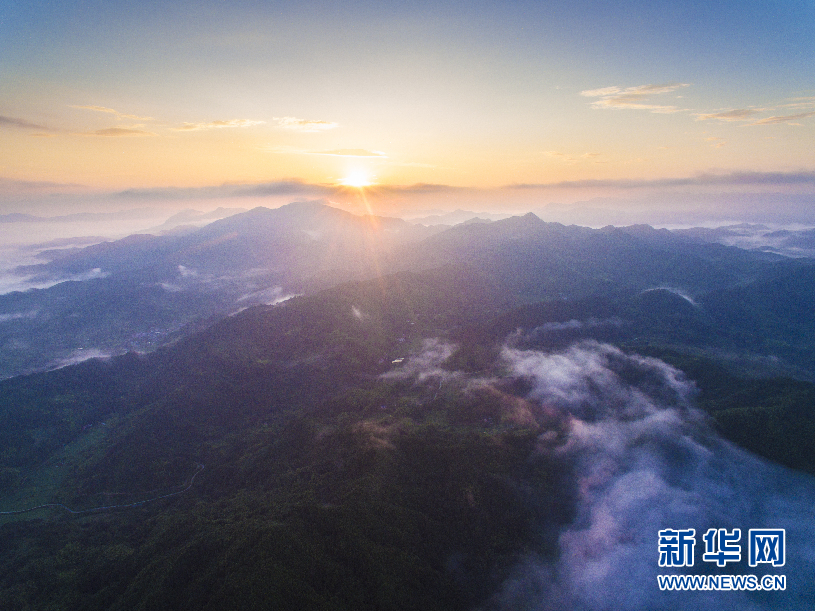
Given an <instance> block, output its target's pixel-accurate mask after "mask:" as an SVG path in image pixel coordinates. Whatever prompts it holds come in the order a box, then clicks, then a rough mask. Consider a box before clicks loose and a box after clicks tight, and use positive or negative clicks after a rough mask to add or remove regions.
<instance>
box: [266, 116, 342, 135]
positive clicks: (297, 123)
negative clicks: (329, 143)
mask: <svg viewBox="0 0 815 611" xmlns="http://www.w3.org/2000/svg"><path fill="white" fill-rule="evenodd" d="M274 120H275V121H277V126H278V127H282V128H283V129H293V130H297V131H302V132H311V133H314V132H323V131H326V130H329V129H334V128H336V127H339V124H337V123H334V122H333V121H321V120H315V119H298V118H297V117H275V118H274Z"/></svg>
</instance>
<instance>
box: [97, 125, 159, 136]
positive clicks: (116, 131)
mask: <svg viewBox="0 0 815 611" xmlns="http://www.w3.org/2000/svg"><path fill="white" fill-rule="evenodd" d="M84 135H86V136H104V137H108V138H121V137H123V136H124V137H129V136H155V135H156V134H154V133H153V132H148V131H144V130H143V129H133V128H129V127H108V128H106V129H97V130H96V131H95V132H91V133H89V134H84Z"/></svg>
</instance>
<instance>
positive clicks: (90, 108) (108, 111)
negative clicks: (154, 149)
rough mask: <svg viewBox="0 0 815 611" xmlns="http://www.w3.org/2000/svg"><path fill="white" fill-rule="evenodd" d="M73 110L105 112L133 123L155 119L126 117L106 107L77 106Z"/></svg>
mask: <svg viewBox="0 0 815 611" xmlns="http://www.w3.org/2000/svg"><path fill="white" fill-rule="evenodd" d="M71 108H77V109H79V110H91V111H93V112H103V113H106V114H110V115H114V116H115V117H116V118H117V119H130V120H131V121H153V117H139V116H137V115H126V114H123V113H121V112H119V111H118V110H114V109H113V108H106V107H104V106H76V105H71Z"/></svg>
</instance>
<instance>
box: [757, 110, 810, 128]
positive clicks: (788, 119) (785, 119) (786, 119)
mask: <svg viewBox="0 0 815 611" xmlns="http://www.w3.org/2000/svg"><path fill="white" fill-rule="evenodd" d="M812 116H815V111H810V112H802V113H799V114H797V115H782V116H773V117H767V118H765V119H759V120H758V121H754V122H753V123H750V125H772V124H774V123H790V124H794V123H795V122H796V121H800V120H801V119H806V118H807V117H812Z"/></svg>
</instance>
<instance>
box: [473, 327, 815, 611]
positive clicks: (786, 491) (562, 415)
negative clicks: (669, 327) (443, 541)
mask: <svg viewBox="0 0 815 611" xmlns="http://www.w3.org/2000/svg"><path fill="white" fill-rule="evenodd" d="M503 360H504V363H505V364H506V366H507V368H508V370H509V372H510V374H511V375H513V376H517V377H518V378H519V379H522V380H524V381H525V382H526V384H527V388H529V389H530V390H529V392H528V394H527V396H526V397H525V399H526V401H527V405H528V406H530V409H531V410H532V412H533V413H534V414H535V417H536V420H537V421H538V422H546V423H548V425H545V426H544V427H543V429H544V430H543V432H542V434H541V435H540V437H539V439H538V447H537V450H536V453H537V455H538V456H541V457H544V456H545V457H547V458H548V459H549V460H551V459H554V460H556V461H558V462H559V464H560V465H562V469H563V471H564V472H565V473H566V474H567V475H566V476H565V480H564V483H563V486H565V487H566V488H567V489H566V490H563V491H562V494H564V495H567V496H569V495H570V496H571V497H572V498H574V500H575V516H574V519H573V520H572V522H571V523H570V524H568V525H567V526H565V527H564V528H562V530H561V532H560V534H559V537H558V539H557V541H558V553H557V556H556V557H554V558H543V557H542V556H540V555H537V554H535V553H532V554H529V555H528V556H527V558H526V559H524V560H523V561H521V562H520V563H519V564H518V565H517V566H516V567H515V570H514V573H513V574H512V576H511V577H510V578H509V579H508V580H506V582H505V583H504V584H503V587H502V588H501V590H500V591H499V592H498V593H496V595H495V596H494V598H493V599H492V600H491V601H489V603H488V604H487V606H486V608H487V609H489V610H491V611H498V610H504V609H506V610H509V609H532V610H539V611H554V610H555V609H572V610H575V611H600V610H607V609H625V610H626V611H647V610H650V609H663V610H665V611H674V610H675V611H680V610H684V609H689V608H692V609H698V610H701V611H722V610H725V609H726V610H733V611H735V610H736V609H739V610H744V609H747V610H750V611H760V610H766V611H769V610H770V609H773V610H775V609H784V610H787V611H792V610H794V609H801V608H805V607H806V606H807V603H806V602H805V601H807V600H808V599H809V597H811V596H812V594H813V586H812V584H811V580H809V579H808V578H806V577H805V576H807V575H811V574H812V571H813V570H815V557H813V555H812V552H811V550H812V548H813V545H815V535H813V533H812V531H811V528H810V524H809V522H810V520H809V516H810V514H811V511H810V508H811V505H812V503H813V502H815V480H813V478H812V477H810V476H805V475H803V474H799V473H794V472H791V471H789V470H786V469H783V468H781V467H778V466H776V465H772V464H770V463H767V462H765V461H763V460H761V459H759V458H757V457H755V456H752V455H750V454H748V453H746V452H744V451H742V450H740V449H738V448H735V447H734V446H732V445H730V444H729V443H727V442H725V441H723V440H722V439H720V438H719V437H718V436H717V435H716V434H715V433H714V431H713V430H712V429H711V427H710V426H709V424H708V421H707V417H706V416H705V415H704V414H703V413H701V412H699V411H697V410H696V409H695V408H694V407H693V397H694V394H695V388H694V386H693V384H692V383H691V382H689V381H688V380H686V379H685V377H684V376H683V374H682V373H681V372H679V371H677V370H676V369H674V368H672V367H670V366H668V365H666V364H665V363H663V362H661V361H659V360H657V359H652V358H645V357H641V356H637V355H626V354H624V353H622V352H621V351H620V350H618V349H616V348H614V347H612V346H608V345H603V344H597V343H594V342H586V343H582V344H578V345H576V346H573V347H572V348H570V349H569V350H566V351H564V352H560V353H554V354H545V353H541V352H536V351H524V350H510V349H506V350H504V352H503ZM556 420H559V422H558V423H557V424H556V425H553V421H556ZM556 431H557V433H556ZM533 460H534V458H533ZM542 527H543V526H542ZM761 527H763V528H785V529H786V532H787V541H788V542H792V541H794V542H795V544H794V545H791V544H788V546H787V564H786V566H785V567H784V568H782V569H780V570H779V569H773V568H772V567H770V566H769V565H767V566H761V567H759V568H758V569H750V568H749V567H747V566H746V562H742V563H741V564H740V565H739V566H731V567H729V569H728V570H723V569H722V570H719V572H722V573H734V574H748V573H757V574H759V575H762V574H769V573H781V574H787V575H788V581H787V590H786V591H785V592H778V593H761V592H748V591H733V592H725V593H722V592H713V591H711V592H663V591H660V589H659V587H658V585H657V579H656V576H657V574H665V573H671V572H675V571H676V569H666V568H660V567H659V566H658V553H657V552H658V531H659V530H660V529H664V528H695V529H696V533H697V534H698V533H704V532H705V531H706V530H707V529H708V528H727V529H728V530H731V529H733V528H740V529H742V532H744V533H746V532H747V529H749V528H761ZM701 547H702V545H701V544H698V545H697V546H696V548H697V552H698V553H699V554H701V551H700V548H701ZM708 569H710V566H709V565H708V563H705V562H702V560H701V558H700V557H697V558H696V561H695V564H694V566H693V568H690V567H686V568H685V569H682V570H679V571H678V572H679V573H682V574H686V573H687V574H699V573H700V572H703V571H706V570H708ZM712 570H713V571H714V572H715V571H716V569H715V568H714V569H712Z"/></svg>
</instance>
